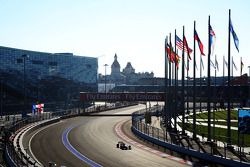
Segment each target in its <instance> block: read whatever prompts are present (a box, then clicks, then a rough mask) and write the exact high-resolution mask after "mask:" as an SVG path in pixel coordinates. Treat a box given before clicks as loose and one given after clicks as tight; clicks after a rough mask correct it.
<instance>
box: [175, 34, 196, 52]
mask: <svg viewBox="0 0 250 167" xmlns="http://www.w3.org/2000/svg"><path fill="white" fill-rule="evenodd" d="M175 38H176V46H177V48H178V49H180V50H182V49H183V42H182V40H181V39H180V38H179V37H178V36H177V35H176V36H175ZM184 51H185V52H186V53H188V51H189V53H192V51H193V50H192V49H191V48H188V50H187V48H186V47H184Z"/></svg>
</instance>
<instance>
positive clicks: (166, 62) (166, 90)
mask: <svg viewBox="0 0 250 167" xmlns="http://www.w3.org/2000/svg"><path fill="white" fill-rule="evenodd" d="M167 44H168V36H166V38H165V126H166V139H167V125H168V121H167V120H168V114H167V113H168V110H167V106H168V103H167V97H168V96H167V94H168V52H167V49H168V48H167Z"/></svg>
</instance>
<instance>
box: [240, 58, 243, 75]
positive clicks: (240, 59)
mask: <svg viewBox="0 0 250 167" xmlns="http://www.w3.org/2000/svg"><path fill="white" fill-rule="evenodd" d="M242 68H243V67H242V57H240V76H242Z"/></svg>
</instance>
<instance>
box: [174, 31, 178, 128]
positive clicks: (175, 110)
mask: <svg viewBox="0 0 250 167" xmlns="http://www.w3.org/2000/svg"><path fill="white" fill-rule="evenodd" d="M176 50H177V49H176V29H175V30H174V58H175V59H174V60H175V77H174V79H175V82H174V83H175V88H174V99H175V102H174V129H175V130H177V120H176V119H177V93H176V92H177V81H178V79H177V78H178V76H177V63H178V62H177V57H176V56H177V54H176Z"/></svg>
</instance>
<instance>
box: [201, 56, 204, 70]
mask: <svg viewBox="0 0 250 167" xmlns="http://www.w3.org/2000/svg"><path fill="white" fill-rule="evenodd" d="M201 66H202V69H203V70H204V63H203V60H202V58H201Z"/></svg>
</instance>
